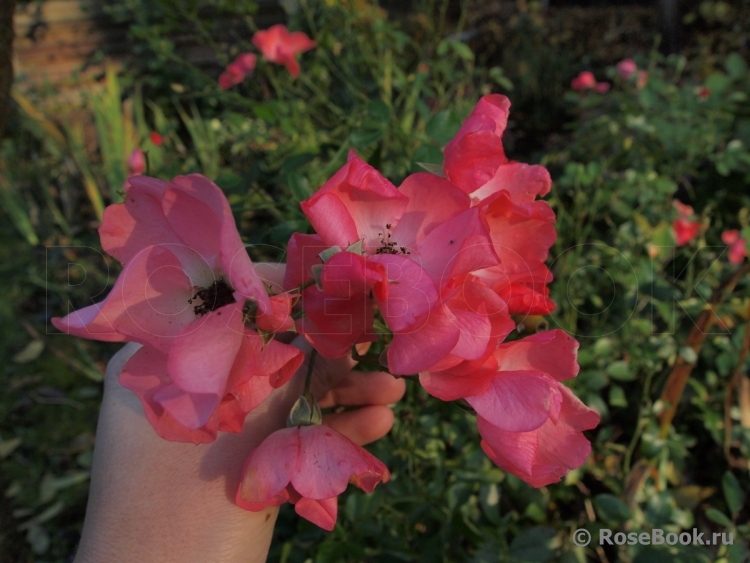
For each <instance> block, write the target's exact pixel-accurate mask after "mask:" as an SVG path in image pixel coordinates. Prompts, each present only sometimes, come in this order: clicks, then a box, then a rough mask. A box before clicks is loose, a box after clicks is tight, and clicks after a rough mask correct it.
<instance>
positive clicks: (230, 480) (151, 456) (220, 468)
mask: <svg viewBox="0 0 750 563" xmlns="http://www.w3.org/2000/svg"><path fill="white" fill-rule="evenodd" d="M295 345H298V346H299V347H301V348H304V349H306V350H309V345H307V344H306V343H305V342H302V339H301V338H298V339H297V340H296V341H295ZM137 349H138V345H137V344H132V343H131V344H127V345H126V346H125V347H124V348H122V349H121V350H120V351H119V352H118V353H117V354H115V356H114V357H113V358H112V360H111V361H110V363H109V365H108V366H107V374H106V377H105V382H104V398H103V401H102V409H101V413H100V415H99V423H98V426H97V433H96V447H95V449H94V460H93V466H92V475H91V489H90V494H89V501H88V507H87V511H86V519H85V522H84V526H83V534H82V537H81V543H80V546H79V549H78V553H77V555H76V558H75V563H94V562H96V563H126V562H127V563H131V562H136V561H137V562H138V563H151V562H154V563H156V562H158V563H165V562H179V563H191V562H196V563H205V562H207V561H211V562H212V563H231V562H234V561H238V562H240V561H241V562H242V563H254V562H260V561H265V560H266V557H267V555H268V549H269V546H270V543H271V538H272V534H273V527H274V523H275V521H276V516H277V514H278V508H268V509H266V510H264V511H263V512H248V511H245V510H242V509H241V508H239V507H237V505H236V504H235V503H234V497H235V493H236V491H237V486H238V484H239V478H240V473H241V471H242V466H243V463H244V461H245V459H246V457H247V455H248V454H249V453H250V451H251V450H253V449H254V448H255V447H257V446H258V445H259V444H260V443H261V442H262V441H263V439H264V438H265V437H266V436H268V435H269V434H271V433H272V432H274V431H275V430H277V429H279V428H283V427H284V426H285V420H286V416H287V414H288V413H289V409H290V407H291V405H292V404H293V403H294V401H295V400H296V399H297V398H298V397H299V395H300V393H301V391H302V387H303V382H304V374H305V373H306V369H307V366H306V364H305V365H303V366H302V368H301V369H300V371H299V372H298V373H297V375H296V376H295V377H294V379H292V381H290V382H289V383H288V384H287V385H285V386H283V387H282V388H281V389H277V390H276V391H274V393H273V394H272V395H271V397H269V398H268V399H267V400H266V401H265V402H264V403H263V404H262V405H261V406H259V407H258V408H257V409H255V410H254V411H252V412H251V413H250V414H249V415H248V417H247V420H246V422H245V427H244V430H243V432H242V433H241V434H228V433H220V434H219V437H218V438H217V440H216V441H215V442H213V443H211V444H204V445H200V446H195V445H193V444H184V443H177V442H168V441H166V440H163V439H162V438H159V437H158V436H157V435H156V433H155V432H154V430H153V429H152V428H151V426H150V424H149V423H148V421H147V420H146V418H145V416H144V414H143V408H142V406H141V404H140V401H139V400H138V398H137V397H136V396H135V395H134V394H133V393H131V392H130V391H128V390H126V389H124V388H123V387H121V386H120V384H119V383H118V381H117V375H118V374H119V373H120V371H121V370H122V367H123V366H124V365H125V362H127V360H128V358H129V357H130V356H131V355H132V354H133V353H134V352H135V351H136V350H137ZM353 366H354V362H353V361H352V360H351V359H350V358H341V359H338V360H327V359H325V358H322V357H321V356H318V357H317V359H316V362H315V369H314V375H313V385H312V390H313V393H314V395H315V396H316V397H317V398H318V399H319V403H320V406H321V407H322V408H327V407H332V406H336V405H339V406H359V407H361V408H359V409H358V410H355V411H348V412H343V413H338V414H330V415H327V416H326V417H325V420H324V423H325V424H327V425H328V426H330V427H331V428H334V429H336V430H338V431H339V432H341V433H342V434H344V435H345V436H347V437H349V438H350V439H351V440H353V441H354V442H356V443H358V444H367V443H369V442H372V441H374V440H377V439H379V438H381V437H383V436H384V435H385V434H387V433H388V431H389V430H390V429H391V426H392V425H393V413H392V411H391V409H390V408H389V407H387V406H385V405H389V404H391V403H394V402H396V401H398V400H399V399H400V398H401V397H402V396H403V394H404V389H405V386H404V382H403V380H400V379H395V378H393V377H392V376H391V375H389V374H387V373H383V372H370V373H364V372H355V371H352V369H351V368H352V367H353Z"/></svg>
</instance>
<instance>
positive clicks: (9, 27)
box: [0, 0, 16, 138]
mask: <svg viewBox="0 0 750 563" xmlns="http://www.w3.org/2000/svg"><path fill="white" fill-rule="evenodd" d="M15 8H16V0H0V138H2V136H3V132H4V131H5V124H6V123H7V122H8V114H9V113H10V86H11V84H12V83H13V58H12V54H13V12H14V11H15Z"/></svg>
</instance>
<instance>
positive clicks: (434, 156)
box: [412, 144, 443, 170]
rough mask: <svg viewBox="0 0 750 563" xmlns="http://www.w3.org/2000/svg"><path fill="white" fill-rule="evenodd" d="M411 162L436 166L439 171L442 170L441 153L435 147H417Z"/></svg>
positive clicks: (428, 145) (426, 145)
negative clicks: (438, 167)
mask: <svg viewBox="0 0 750 563" xmlns="http://www.w3.org/2000/svg"><path fill="white" fill-rule="evenodd" d="M412 160H413V161H414V162H415V163H417V162H420V163H424V164H437V165H439V166H440V169H441V170H442V168H443V151H441V150H440V149H439V148H437V147H436V146H435V145H430V144H425V145H420V146H418V147H417V150H415V151H414V156H413V157H412Z"/></svg>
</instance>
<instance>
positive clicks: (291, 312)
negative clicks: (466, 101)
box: [53, 95, 599, 530]
mask: <svg viewBox="0 0 750 563" xmlns="http://www.w3.org/2000/svg"><path fill="white" fill-rule="evenodd" d="M509 108H510V102H509V100H508V99H507V98H505V97H504V96H500V95H489V96H485V97H484V98H482V99H481V100H480V101H479V103H478V104H477V105H476V107H475V108H474V111H473V112H472V113H471V115H470V116H469V117H468V118H467V119H466V121H465V122H464V124H463V126H462V127H461V129H460V130H459V132H458V133H457V134H456V136H455V137H454V138H453V140H451V141H450V143H449V144H448V145H447V146H446V148H445V161H444V175H437V174H432V173H427V172H423V173H416V174H412V175H411V176H409V177H407V178H406V179H405V180H404V181H403V183H402V184H401V185H400V186H398V187H396V186H395V185H393V184H392V183H391V182H389V181H388V180H387V179H386V178H384V177H383V176H381V174H380V173H379V172H378V171H377V170H375V169H374V168H373V167H371V166H370V165H368V164H367V163H365V162H364V161H363V160H361V159H360V158H359V157H358V156H357V155H356V154H354V152H352V153H350V155H349V159H348V162H347V163H346V164H345V165H344V166H343V167H342V168H341V169H340V170H339V171H338V172H336V173H335V174H334V175H333V177H332V178H330V179H329V180H328V181H327V182H326V183H325V184H324V185H323V186H322V187H321V188H320V189H319V190H318V191H317V192H316V193H315V194H314V195H313V196H312V197H310V198H309V199H307V200H305V201H303V202H302V204H301V205H302V210H303V212H304V213H305V215H306V217H307V218H308V220H309V222H310V224H311V225H312V227H313V229H314V231H315V234H303V233H295V234H294V235H293V236H292V237H291V240H290V241H289V244H288V248H287V265H286V271H285V277H284V282H283V289H284V291H283V292H276V293H275V294H274V293H272V292H271V290H269V286H267V285H266V284H264V283H263V280H262V279H261V278H260V277H259V276H258V275H257V273H256V271H255V269H254V266H253V264H252V263H251V261H250V258H249V257H248V254H247V252H246V250H245V248H244V247H243V244H242V242H241V239H240V237H239V235H238V233H237V229H236V226H235V223H234V220H233V217H232V214H231V210H230V208H229V205H228V203H227V200H226V198H225V197H224V195H223V194H222V192H221V191H220V190H219V188H217V187H216V186H215V185H214V184H213V183H212V182H210V181H209V180H208V179H206V178H204V177H203V176H200V175H191V176H183V177H178V178H175V179H174V180H172V181H171V182H165V181H161V180H156V179H153V178H148V177H144V176H133V177H131V178H130V179H129V181H128V184H127V186H126V198H125V201H124V203H121V204H117V205H112V206H110V207H109V208H107V210H106V213H105V215H104V221H103V224H102V226H101V228H100V230H99V233H100V235H101V242H102V246H103V248H104V250H105V251H106V252H108V253H109V254H110V255H112V256H114V257H115V258H116V259H117V260H119V261H120V262H121V263H122V265H123V270H122V273H121V274H120V276H119V277H118V279H117V282H116V283H115V285H114V288H113V289H112V291H111V293H110V294H109V296H108V297H107V298H106V299H105V300H104V301H103V302H101V303H98V304H95V305H92V306H89V307H86V308H84V309H81V310H78V311H75V312H73V313H71V314H70V315H68V316H67V317H65V318H63V319H53V324H54V325H55V326H56V327H57V328H58V329H60V330H62V331H64V332H67V333H70V334H74V335H76V336H81V337H84V338H94V339H99V340H106V341H135V342H138V343H140V344H141V345H142V347H141V348H140V349H139V350H138V351H137V352H136V353H135V355H134V356H133V357H132V358H131V359H130V360H129V361H128V362H127V364H126V365H125V367H124V369H123V371H122V373H121V375H120V383H121V384H122V385H123V386H124V387H126V388H127V389H130V390H131V391H133V392H134V393H136V394H137V395H138V397H139V398H140V400H141V402H142V403H143V407H144V410H145V413H146V416H147V417H148V420H149V421H150V423H151V424H152V425H153V427H154V429H155V430H156V432H157V433H158V434H159V435H160V436H162V437H163V438H166V439H168V440H178V441H186V442H194V443H196V444H198V443H205V442H210V441H212V440H214V439H215V438H216V435H217V432H219V431H225V432H239V431H240V430H241V429H242V425H243V421H244V419H245V416H246V415H247V413H248V412H250V411H251V410H252V409H254V408H255V407H257V406H258V405H259V404H260V403H262V402H263V401H264V400H265V399H266V398H268V396H269V395H270V394H271V392H272V391H273V389H274V388H278V387H280V386H282V385H284V384H285V383H286V382H287V381H289V380H290V378H291V377H292V376H293V375H294V374H295V372H297V371H298V370H299V368H300V366H301V364H302V362H303V358H304V355H303V352H302V351H300V350H299V349H297V348H295V347H293V346H291V345H289V344H285V343H283V342H282V340H284V339H283V338H281V339H280V338H278V335H279V334H280V333H282V332H285V331H296V332H298V333H299V334H302V335H304V337H305V338H306V339H307V340H308V341H309V342H310V344H312V346H313V347H314V352H313V354H315V353H319V354H322V355H323V356H325V357H328V358H337V357H343V356H346V355H349V354H352V355H354V357H355V358H357V357H358V356H357V353H356V348H355V345H357V344H361V343H367V342H376V341H379V342H380V343H381V344H382V346H381V348H382V350H383V352H382V354H380V356H379V361H380V363H381V365H382V366H383V369H387V370H388V371H389V372H390V373H392V374H393V375H394V376H410V375H418V377H419V382H420V384H421V385H422V386H423V387H424V388H425V389H426V391H427V392H428V393H429V394H431V395H433V396H435V397H437V398H438V399H442V400H444V401H455V400H461V401H462V402H463V403H464V404H468V405H470V407H471V408H472V409H473V410H474V411H476V415H477V424H478V429H479V433H480V435H481V437H482V443H481V446H482V448H483V450H484V451H485V453H486V454H487V456H489V458H490V459H491V460H492V461H493V462H494V463H496V464H497V465H498V466H499V467H500V468H502V469H503V470H505V471H507V472H509V473H512V474H514V475H517V476H518V477H519V478H521V479H523V480H524V481H526V482H527V483H529V484H530V485H532V486H535V487H541V486H545V485H548V484H550V483H554V482H557V481H559V480H560V479H561V478H562V477H563V476H564V475H565V474H566V473H567V472H568V471H569V470H570V469H571V468H575V467H579V466H580V465H582V464H583V463H584V461H585V460H586V458H587V456H588V455H589V453H590V449H591V447H590V444H589V442H588V441H587V440H586V438H585V437H584V436H583V434H582V431H584V430H588V429H592V428H594V427H595V426H596V425H597V424H598V422H599V415H598V414H597V413H596V412H595V411H593V410H591V409H589V408H587V407H586V406H585V405H584V404H583V403H582V402H581V401H580V400H579V399H578V398H576V397H575V395H574V394H573V393H572V392H571V391H570V390H569V388H568V387H567V386H565V385H564V383H563V382H564V381H565V380H568V379H571V378H573V377H575V376H576V374H577V373H578V364H577V349H578V343H577V342H576V341H575V340H574V339H573V338H571V337H570V336H569V335H568V334H566V333H565V332H564V331H562V330H551V331H547V332H540V333H537V334H534V335H532V336H527V337H526V338H522V339H515V340H508V338H509V337H510V336H512V335H513V336H515V335H516V334H517V332H516V331H515V328H516V323H515V322H514V320H513V319H512V318H511V315H514V316H516V315H518V316H520V317H524V316H525V315H544V314H548V313H550V312H551V311H552V310H553V309H554V308H555V304H554V303H553V302H552V300H551V299H550V298H549V295H548V293H549V292H548V284H549V283H550V282H551V281H552V275H551V273H550V271H549V270H548V269H547V267H546V266H545V264H544V262H545V260H546V259H547V255H548V252H549V249H550V247H551V245H552V244H553V242H554V241H555V239H556V236H557V234H556V231H555V226H554V222H555V215H554V213H553V211H552V209H551V208H550V206H549V205H548V204H547V203H546V202H544V201H541V200H540V199H538V198H539V197H540V196H544V195H545V194H546V193H548V192H549V190H550V187H551V181H550V177H549V174H548V172H547V170H546V169H544V168H543V167H541V166H530V165H527V164H523V163H519V162H513V161H510V160H508V158H507V157H506V156H505V152H504V150H503V144H502V135H503V131H504V130H505V127H506V124H507V119H508V113H509ZM274 287H278V286H274ZM516 318H517V317H516ZM375 327H377V330H376V328H375ZM311 361H312V360H311ZM311 374H312V370H311V369H310V370H308V373H307V378H308V381H306V385H305V389H306V391H305V393H304V394H303V395H302V396H301V397H300V399H299V400H298V402H297V403H296V405H295V407H294V408H293V409H292V412H291V413H290V416H289V421H288V428H286V429H282V430H279V431H277V432H275V433H273V434H272V435H271V436H269V437H268V438H267V439H266V440H265V441H264V442H263V443H262V444H261V445H260V446H259V447H258V448H256V449H255V450H254V451H252V452H251V453H250V455H249V457H248V458H247V461H246V463H245V467H244V470H243V473H242V480H241V484H240V487H239V490H238V491H237V503H238V505H240V506H242V507H244V508H246V509H248V510H254V511H258V510H262V509H264V508H265V507H268V506H276V505H280V504H282V503H285V502H291V503H293V504H294V505H295V510H296V511H297V513H298V514H300V515H301V516H303V517H304V518H307V519H308V520H310V521H312V522H314V523H315V524H317V525H319V526H321V527H323V528H325V529H328V530H331V529H333V527H334V525H335V522H336V515H337V496H338V495H339V494H340V493H342V492H343V491H344V490H345V489H346V487H347V485H348V484H349V483H354V484H355V485H357V486H359V487H360V488H362V489H364V490H365V491H368V492H370V491H372V490H373V489H374V488H375V486H376V485H377V484H378V483H379V482H385V481H387V480H388V479H389V476H390V475H389V472H388V469H387V468H386V467H385V466H384V465H383V463H381V462H380V461H379V460H378V459H376V458H375V457H373V456H372V455H371V454H370V453H368V452H367V451H366V450H364V449H363V448H361V447H359V446H357V445H355V444H354V443H353V442H351V441H350V440H349V439H348V438H346V437H344V436H342V435H341V434H339V433H337V432H336V431H334V430H332V429H330V428H328V427H325V426H322V425H321V424H320V420H321V417H320V409H319V407H318V406H317V404H316V403H315V399H314V398H313V397H312V396H311V395H310V394H309V391H307V389H309V378H310V377H311Z"/></svg>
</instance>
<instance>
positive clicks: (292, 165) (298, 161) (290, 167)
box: [281, 152, 317, 174]
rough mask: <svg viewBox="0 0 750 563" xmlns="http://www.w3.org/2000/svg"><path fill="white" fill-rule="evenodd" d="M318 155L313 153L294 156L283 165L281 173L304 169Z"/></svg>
mask: <svg viewBox="0 0 750 563" xmlns="http://www.w3.org/2000/svg"><path fill="white" fill-rule="evenodd" d="M316 156H317V155H316V154H315V153H312V152H303V153H299V154H293V155H292V156H290V157H289V158H287V159H286V160H285V161H284V164H282V165H281V173H282V174H285V173H287V172H296V171H297V170H299V169H300V168H302V167H303V166H304V165H305V164H307V163H308V162H310V161H311V160H313V159H314V158H315V157H316Z"/></svg>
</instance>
